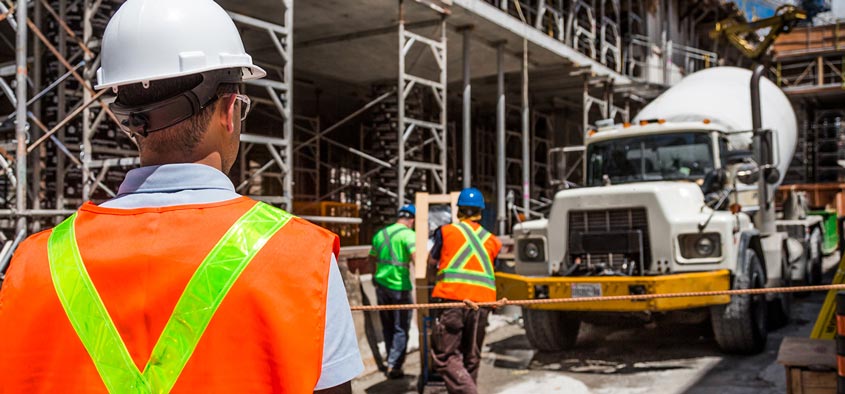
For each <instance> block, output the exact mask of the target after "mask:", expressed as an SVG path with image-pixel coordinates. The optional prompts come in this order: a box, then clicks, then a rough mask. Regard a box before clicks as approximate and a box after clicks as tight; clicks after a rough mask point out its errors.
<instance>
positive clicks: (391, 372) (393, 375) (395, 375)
mask: <svg viewBox="0 0 845 394" xmlns="http://www.w3.org/2000/svg"><path fill="white" fill-rule="evenodd" d="M403 377H405V371H402V368H388V370H387V378H388V379H402V378H403Z"/></svg>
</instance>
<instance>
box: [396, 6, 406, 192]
mask: <svg viewBox="0 0 845 394" xmlns="http://www.w3.org/2000/svg"><path fill="white" fill-rule="evenodd" d="M396 86H398V88H397V94H398V106H397V107H398V108H397V110H398V112H399V116H398V120H397V121H398V127H396V132H397V133H399V135H398V139H397V141H398V143H397V145H398V154H399V163H397V166H396V173H397V178H398V183H399V186H398V190H397V193H396V195H397V197H398V198H397V199H396V205H397V208H401V207H402V205H404V204H405V182H404V180H405V143H404V134H405V4H404V2H403V1H402V0H399V82H398V84H397V85H396Z"/></svg>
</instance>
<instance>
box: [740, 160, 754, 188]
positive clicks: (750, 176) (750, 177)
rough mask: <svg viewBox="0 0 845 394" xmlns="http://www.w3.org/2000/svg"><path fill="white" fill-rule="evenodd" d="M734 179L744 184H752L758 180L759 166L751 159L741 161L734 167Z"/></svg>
mask: <svg viewBox="0 0 845 394" xmlns="http://www.w3.org/2000/svg"><path fill="white" fill-rule="evenodd" d="M736 179H737V180H738V181H740V182H741V183H744V184H746V185H753V184H755V183H757V181H759V180H760V167H759V166H757V163H755V162H753V161H749V162H745V163H742V164H740V165H739V167H737V168H736Z"/></svg>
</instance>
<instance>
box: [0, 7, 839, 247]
mask: <svg viewBox="0 0 845 394" xmlns="http://www.w3.org/2000/svg"><path fill="white" fill-rule="evenodd" d="M122 3H123V1H122V0H79V1H68V0H36V1H30V2H18V3H17V4H12V3H10V2H9V0H5V1H0V4H2V7H0V16H2V17H3V18H0V23H4V24H7V25H8V26H9V27H10V28H12V29H14V31H15V32H16V38H17V42H16V43H8V46H9V47H10V48H13V49H14V50H16V51H17V52H16V61H15V62H11V61H9V62H7V63H0V94H2V95H3V96H4V97H5V98H6V99H7V101H8V103H0V108H8V109H9V112H10V113H9V115H8V116H6V120H7V122H6V128H5V129H4V128H0V191H2V199H1V200H0V204H2V206H0V234H2V235H0V242H14V240H15V239H16V238H19V235H20V234H27V233H31V232H33V231H37V230H39V229H41V228H44V227H49V226H51V225H53V224H55V223H56V222H57V221H58V220H59V219H60V218H62V217H63V216H66V215H68V214H70V213H72V212H73V211H74V209H75V208H76V207H78V206H79V205H80V204H82V203H84V202H86V201H89V200H91V201H94V202H100V201H104V200H106V199H109V198H112V197H114V196H115V194H116V193H117V191H118V185H119V184H120V182H121V180H122V179H123V177H124V176H125V174H126V172H127V171H129V170H130V169H132V168H135V167H137V166H138V165H139V164H140V160H139V157H138V153H137V145H136V144H135V142H134V141H133V139H132V138H131V137H130V136H128V135H126V134H124V133H123V132H121V130H120V128H119V127H117V125H116V120H115V117H114V115H113V114H112V113H111V112H110V111H109V109H108V104H109V100H111V99H110V98H109V96H108V92H96V91H94V90H93V81H92V80H93V78H94V74H95V72H96V69H97V68H98V66H99V59H98V56H99V50H100V44H101V43H100V40H99V37H101V36H102V34H103V31H104V29H105V26H106V24H107V22H108V20H109V18H110V17H111V15H112V14H113V13H114V12H115V11H116V10H117V8H118V7H119V6H120V5H121V4H122ZM220 3H221V5H222V6H223V7H224V8H225V9H227V11H228V12H229V14H230V16H231V17H232V19H233V20H234V21H235V24H236V26H237V27H238V28H239V29H240V30H241V33H242V36H243V37H244V42H245V45H246V47H247V48H246V49H247V52H249V53H251V54H253V55H254V57H255V59H256V62H257V63H258V64H259V65H260V66H262V67H264V68H265V69H267V70H268V72H269V75H268V78H267V79H264V80H259V81H251V82H249V83H246V84H245V85H244V90H245V92H246V94H248V95H250V97H251V98H252V100H253V102H254V103H255V110H254V111H253V115H252V116H250V118H249V119H248V120H247V121H246V123H245V124H244V128H243V134H242V138H241V147H240V153H239V158H238V161H237V163H236V165H235V167H234V169H233V171H232V174H231V178H232V180H233V182H234V184H235V186H236V190H237V191H238V192H239V193H242V194H245V195H248V196H250V197H252V198H255V199H258V200H262V201H266V202H268V203H271V204H274V205H277V206H280V207H283V208H286V209H293V210H294V213H296V212H295V211H296V208H295V206H296V205H297V203H309V202H321V203H323V202H325V203H329V202H336V203H341V204H354V205H356V207H357V209H356V210H354V212H356V214H357V215H360V216H361V217H362V218H365V219H366V220H367V223H366V224H367V225H368V226H379V225H381V224H384V223H385V222H387V221H390V220H392V219H393V217H394V215H395V212H396V210H397V209H398V207H399V206H400V205H402V204H403V203H408V202H412V201H413V195H414V193H415V192H420V191H425V192H434V193H446V192H448V191H449V190H455V189H457V188H460V187H463V186H469V185H474V186H479V187H481V188H482V189H483V190H485V192H486V193H489V194H488V199H489V200H491V206H495V210H496V220H497V221H498V231H499V232H507V228H509V226H508V223H510V222H512V220H513V218H514V215H513V213H514V212H519V213H520V214H522V215H523V216H525V217H533V216H536V215H538V214H539V213H541V212H542V210H543V208H544V207H547V206H548V204H549V202H550V200H549V199H550V198H551V197H552V195H551V193H552V192H553V190H552V189H550V188H549V186H548V183H547V176H548V175H547V174H548V169H549V168H548V165H549V163H547V156H546V151H548V150H549V149H551V148H553V147H556V146H561V145H573V144H575V145H577V144H579V143H580V142H581V140H582V137H583V134H584V133H586V132H587V131H588V130H589V129H590V128H592V127H594V125H595V123H596V121H598V120H601V119H607V118H613V119H616V120H617V121H626V120H628V119H629V118H630V114H631V113H632V111H633V109H632V108H631V107H630V102H629V101H628V97H629V95H630V94H636V93H638V89H639V88H638V87H639V86H645V85H648V86H654V85H656V86H658V87H657V89H661V88H663V87H665V86H666V85H669V84H671V83H673V81H674V80H675V79H676V77H677V75H685V74H687V73H690V72H693V71H695V70H698V69H701V68H706V67H710V66H712V65H715V64H716V63H717V61H718V60H719V59H720V58H719V57H718V56H717V54H716V53H714V52H709V51H705V50H701V49H699V48H700V47H701V46H702V45H700V44H701V43H700V42H698V41H695V42H673V41H672V40H670V39H667V38H665V37H661V38H660V39H657V40H655V39H654V37H655V34H654V33H655V29H654V28H652V29H649V23H651V22H650V21H651V20H654V19H655V18H656V19H658V21H657V22H658V23H660V21H659V18H660V17H656V16H654V15H652V14H651V13H652V12H653V11H652V10H650V9H649V7H646V6H645V5H644V3H645V1H643V0H518V1H514V0H451V1H439V0H404V1H400V0H396V1H393V2H384V1H378V2H375V1H374V2H368V3H367V4H366V6H361V7H358V6H353V5H349V7H350V8H349V9H345V8H344V7H346V6H347V5H346V4H344V5H343V6H341V7H340V8H344V9H335V8H338V7H332V6H330V5H328V4H325V3H322V2H299V3H297V5H296V6H297V7H298V8H299V10H298V11H297V15H299V14H300V12H302V15H304V16H302V18H303V19H302V20H301V22H302V24H303V25H301V26H298V27H297V32H298V33H297V34H302V37H301V38H299V41H297V42H296V43H294V39H293V38H294V37H293V32H294V29H293V27H294V6H295V4H294V1H293V0H278V1H269V0H251V1H233V0H220ZM673 3H678V4H680V2H678V1H676V0H673ZM705 3H706V4H705ZM716 3H717V2H716ZM716 3H714V2H712V1H705V2H701V3H700V4H699V3H697V4H695V5H694V6H690V7H688V11H687V12H688V13H694V11H695V10H697V9H699V8H700V9H704V8H705V7H716V6H714V5H712V4H716ZM13 5H14V6H13ZM26 5H28V6H26ZM351 7H355V8H351ZM697 7H698V8H697ZM333 13H336V14H333ZM716 14H718V12H717V13H713V14H712V15H711V16H708V17H705V16H704V14H702V16H699V17H697V18H694V19H695V22H692V19H690V20H691V22H688V24H689V25H690V26H692V25H694V23H709V22H708V21H710V20H715V19H714V18H715V15H716ZM397 16H398V17H397ZM318 17H323V18H324V20H323V19H321V20H317V19H319V18H318ZM345 18H346V19H345ZM687 18H688V17H687ZM707 18H710V19H707ZM347 19H348V20H347ZM327 21H328V22H327ZM363 21H366V23H368V24H369V23H374V24H376V25H374V26H371V27H368V28H366V29H364V30H362V28H361V25H362V23H363ZM378 21H381V22H378ZM320 23H323V24H322V25H320ZM317 25H319V26H322V28H320V29H317V28H315V27H314V26H317ZM652 27H653V26H652ZM693 27H694V26H692V27H690V29H691V30H693ZM662 28H663V27H662V26H661V27H659V28H658V30H659V29H662ZM324 30H325V31H326V32H325V33H323V31H324ZM300 32H301V33H300ZM322 34H325V35H322ZM0 36H2V34H0ZM693 36H694V35H690V37H693ZM3 38H6V37H5V36H4V37H3ZM364 42H366V43H368V44H364ZM356 44H357V46H356ZM369 44H372V49H371V48H370V46H369ZM295 46H297V48H298V49H297V54H298V55H297V56H300V57H299V58H298V60H297V64H298V66H297V69H296V71H294V62H293V59H294V47H295ZM353 46H354V47H353ZM301 53H305V55H300V54H301ZM341 53H342V54H343V55H341ZM363 54H366V56H367V57H366V58H363V57H362V59H365V60H362V61H360V62H359V61H358V60H357V59H351V60H343V59H340V58H339V57H340V56H346V57H347V58H349V57H355V56H360V55H363ZM394 56H395V57H394ZM459 58H460V61H457V62H456V61H454V60H455V59H459ZM450 59H452V61H451V62H450ZM479 59H482V60H479ZM336 62H337V63H338V64H335V63H336ZM356 62H357V63H363V64H365V66H364V67H361V66H360V64H355V63H356ZM817 64H818V63H817ZM822 64H823V66H824V67H825V69H826V70H827V71H825V72H824V73H823V74H824V75H825V78H828V79H827V80H826V83H828V84H830V83H832V81H834V77H835V75H833V71H832V70H837V71H841V70H842V66H841V60H837V59H832V58H830V59H828V60H826V61H825V62H823V63H822ZM343 67H350V69H349V70H350V71H349V72H347V70H344V69H343ZM786 68H787V67H785V66H784V67H782V69H786ZM548 70H551V71H548ZM547 71H548V73H547ZM295 72H296V74H297V78H296V79H295V78H294V73H295ZM347 74H355V75H347ZM840 74H841V73H840ZM450 75H451V76H452V78H450ZM782 75H783V80H782V83H784V84H788V83H792V84H796V83H800V82H803V79H801V78H797V77H795V76H790V75H791V74H789V73H788V72H786V71H784V72H783V73H782ZM816 80H818V78H816ZM327 81H328V82H327ZM333 81H337V82H338V83H344V84H346V85H343V86H344V89H347V87H348V89H347V90H348V91H351V92H354V93H349V94H346V93H344V94H346V95H344V94H341V93H339V92H336V91H334V90H333V89H332V88H331V87H329V88H326V90H323V92H324V93H323V96H324V97H330V98H331V99H333V100H335V102H334V105H336V108H337V109H336V111H335V112H334V113H331V114H327V112H328V110H326V109H325V108H320V107H319V102H320V100H319V99H316V100H315V101H313V102H312V101H308V103H309V105H313V106H314V108H311V107H307V106H303V104H302V103H304V102H306V101H305V100H310V99H309V98H305V97H304V95H303V94H297V97H294V94H293V93H294V85H295V84H299V86H300V87H302V86H314V87H315V89H318V90H319V89H321V88H320V85H321V84H328V83H329V82H332V83H334V82H333ZM450 85H451V86H452V87H451V88H450ZM473 85H475V86H473ZM331 86H334V85H331ZM631 92H633V93H631ZM450 94H451V95H450ZM353 97H354V98H353ZM516 97H519V98H517V99H513V98H516ZM295 99H296V101H295ZM509 99H510V100H511V101H508V100H509ZM342 100H346V101H345V102H343V103H341V101H342ZM353 101H354V105H353V104H350V102H353ZM450 103H451V104H450ZM303 108H306V109H307V111H306V110H303ZM12 109H14V111H12ZM450 109H451V111H452V118H453V119H454V118H456V116H455V114H461V115H460V117H461V120H460V121H459V122H454V123H449V119H450V118H449V113H450ZM456 110H457V111H456ZM561 113H565V114H567V115H566V117H571V119H565V118H564V117H562V115H560V114H561ZM306 114H307V115H306ZM12 121H14V123H15V124H14V129H12V127H11V125H12ZM458 164H461V166H460V168H462V170H458V168H459V166H458ZM508 191H510V192H512V193H511V194H512V195H513V197H512V198H511V204H510V205H508V204H507V201H506V200H507V195H508ZM300 206H306V205H301V204H300ZM326 206H330V205H326ZM343 207H344V209H343V210H342V211H343V212H352V211H353V210H350V209H347V208H348V207H347V206H343ZM309 209H310V208H309ZM312 211H313V212H324V211H326V212H328V211H332V212H334V211H336V210H328V211H327V210H324V209H316V208H314V209H310V211H309V212H312ZM320 223H329V222H327V221H321V222H320ZM348 225H350V223H344V226H348ZM339 231H340V230H339ZM343 231H344V232H345V233H346V234H355V235H356V236H357V235H359V234H360V235H361V237H362V241H364V240H366V239H365V238H366V235H367V231H365V230H362V231H360V232H359V230H354V231H353V230H351V229H347V228H344V229H343ZM351 238H352V237H350V239H351ZM10 249H11V250H13V249H14V248H13V247H12V248H10ZM2 257H3V256H2V254H0V261H2Z"/></svg>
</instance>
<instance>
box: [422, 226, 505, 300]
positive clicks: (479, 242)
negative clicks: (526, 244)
mask: <svg viewBox="0 0 845 394" xmlns="http://www.w3.org/2000/svg"><path fill="white" fill-rule="evenodd" d="M440 232H441V234H442V235H443V248H442V250H441V253H440V264H439V265H438V267H437V284H436V285H435V286H434V291H433V292H432V294H431V296H432V297H435V298H442V299H446V300H457V301H462V300H470V301H474V302H490V301H496V277H495V274H494V273H493V262H494V261H495V260H496V256H497V255H498V254H499V250H500V249H501V248H502V242H501V241H499V239H498V238H497V237H496V236H495V235H493V234H490V232H488V231H487V230H485V229H484V227H482V226H481V225H480V224H478V223H475V222H471V221H462V222H458V223H453V224H447V225H445V226H443V227H441V228H440Z"/></svg>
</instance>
